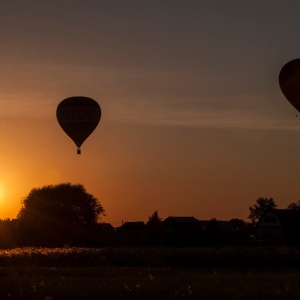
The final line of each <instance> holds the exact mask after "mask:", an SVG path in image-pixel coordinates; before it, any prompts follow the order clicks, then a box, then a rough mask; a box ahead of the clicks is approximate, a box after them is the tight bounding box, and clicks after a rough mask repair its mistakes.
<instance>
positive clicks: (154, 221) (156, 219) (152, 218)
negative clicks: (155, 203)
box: [146, 210, 162, 226]
mask: <svg viewBox="0 0 300 300" xmlns="http://www.w3.org/2000/svg"><path fill="white" fill-rule="evenodd" d="M161 220H162V219H161V218H160V217H159V215H158V211H157V210H156V211H155V212H154V213H153V214H152V215H151V216H150V217H149V218H148V221H147V223H146V225H150V226H151V225H154V224H157V223H158V222H161Z"/></svg>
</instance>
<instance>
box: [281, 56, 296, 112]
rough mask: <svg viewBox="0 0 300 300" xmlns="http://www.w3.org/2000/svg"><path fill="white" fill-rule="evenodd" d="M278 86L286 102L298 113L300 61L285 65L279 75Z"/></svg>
mask: <svg viewBox="0 0 300 300" xmlns="http://www.w3.org/2000/svg"><path fill="white" fill-rule="evenodd" d="M279 86H280V88H281V91H282V93H283V94H284V96H285V97H286V98H287V99H288V101H289V102H290V103H291V104H292V105H293V106H294V107H295V108H296V109H297V110H298V111H299V112H300V59H299V58H298V59H294V60H291V61H290V62H288V63H287V64H285V65H284V66H283V67H282V69H281V71H280V73H279Z"/></svg>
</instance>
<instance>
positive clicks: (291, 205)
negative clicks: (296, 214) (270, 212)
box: [287, 200, 300, 211]
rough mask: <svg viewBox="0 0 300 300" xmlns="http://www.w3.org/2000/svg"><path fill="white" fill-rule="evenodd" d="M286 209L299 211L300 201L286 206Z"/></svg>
mask: <svg viewBox="0 0 300 300" xmlns="http://www.w3.org/2000/svg"><path fill="white" fill-rule="evenodd" d="M287 209H290V210H295V211H296V210H297V211H300V201H299V200H298V201H297V202H292V203H290V204H289V205H288V206H287Z"/></svg>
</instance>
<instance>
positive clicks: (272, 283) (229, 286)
mask: <svg viewBox="0 0 300 300" xmlns="http://www.w3.org/2000/svg"><path fill="white" fill-rule="evenodd" d="M299 258H300V248H253V249H252V248H232V247H231V248H187V249H182V248H178V249H176V248H115V249H112V248H103V249H80V248H61V249H59V248H58V249H42V248H41V249H38V248H25V249H14V250H7V251H4V250H3V251H0V299H48V300H50V299H86V300H87V299H300V285H299V280H300V266H299V264H300V259H299Z"/></svg>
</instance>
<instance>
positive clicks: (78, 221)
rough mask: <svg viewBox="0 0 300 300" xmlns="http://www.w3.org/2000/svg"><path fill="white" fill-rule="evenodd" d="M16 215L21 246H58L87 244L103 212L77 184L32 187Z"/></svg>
mask: <svg viewBox="0 0 300 300" xmlns="http://www.w3.org/2000/svg"><path fill="white" fill-rule="evenodd" d="M22 204H23V205H22V208H21V210H20V212H19V214H18V220H19V223H20V228H21V232H20V234H21V239H22V240H21V243H22V244H28V245H37V246H44V245H45V246H46V245H47V246H58V245H65V244H71V245H73V244H78V242H79V241H80V243H83V244H85V243H88V240H89V239H90V238H91V236H90V235H91V233H93V230H94V229H95V227H96V226H97V223H98V221H99V220H100V218H101V216H103V215H104V213H105V211H104V209H103V207H102V205H101V204H100V203H99V201H98V200H97V199H96V198H95V197H94V196H93V195H91V194H88V193H87V192H86V190H85V188H84V187H83V186H82V185H80V184H76V185H73V184H70V183H62V184H58V185H48V186H44V187H42V188H34V189H32V190H31V192H30V193H29V194H28V195H27V196H26V197H25V198H24V200H23V203H22Z"/></svg>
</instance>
